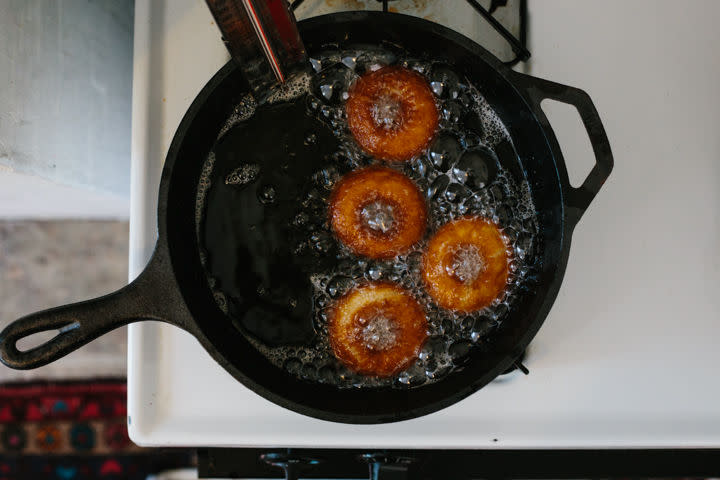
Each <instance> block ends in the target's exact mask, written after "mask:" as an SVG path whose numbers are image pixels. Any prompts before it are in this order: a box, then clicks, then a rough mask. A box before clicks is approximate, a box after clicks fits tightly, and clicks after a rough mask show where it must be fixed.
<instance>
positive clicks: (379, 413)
mask: <svg viewBox="0 0 720 480" xmlns="http://www.w3.org/2000/svg"><path fill="white" fill-rule="evenodd" d="M299 28H300V32H301V34H302V38H303V40H304V42H305V45H306V47H307V50H308V52H310V53H312V52H313V51H314V50H318V49H319V48H321V47H322V45H325V44H327V43H329V42H350V43H375V44H377V43H380V42H381V41H386V42H391V43H393V44H398V45H402V46H403V47H404V48H405V49H407V50H408V51H409V52H410V53H411V54H414V55H420V54H422V53H427V54H428V55H429V56H431V57H438V58H444V59H447V60H448V61H450V62H451V63H452V64H454V66H455V68H456V69H458V70H460V72H461V73H462V74H464V75H466V76H467V77H469V78H470V79H472V80H473V81H474V82H475V83H476V84H479V85H482V91H483V93H484V94H485V96H486V98H487V100H488V101H489V102H490V104H491V105H492V107H493V108H494V109H495V110H496V112H497V113H498V115H499V116H500V117H501V118H502V120H503V121H504V123H505V125H506V126H507V128H508V130H509V132H510V135H511V137H512V140H513V142H514V145H515V148H516V151H517V154H518V157H519V158H518V163H517V165H516V166H515V167H516V168H515V169H516V171H517V172H518V174H520V175H524V176H525V177H526V178H527V180H528V181H529V183H530V186H531V192H532V196H533V199H534V202H535V205H536V207H537V211H538V218H539V223H540V237H541V245H542V251H541V252H540V253H539V255H540V257H541V260H542V268H541V272H540V275H539V285H538V288H537V291H536V293H535V294H534V295H532V296H528V297H527V298H525V299H524V300H523V301H522V302H521V304H520V305H519V308H518V309H517V311H515V312H513V313H512V317H511V318H509V319H508V320H506V321H505V322H503V324H502V326H501V327H500V328H499V330H498V331H497V333H496V335H495V338H494V339H493V342H492V343H491V344H490V347H489V349H488V350H486V351H484V352H482V354H475V355H472V356H471V359H470V361H469V362H468V363H467V364H466V366H465V367H464V368H463V369H462V370H460V371H456V372H454V373H453V374H451V375H449V376H447V377H446V378H445V379H443V380H440V381H438V382H436V383H432V384H429V385H425V386H422V387H418V388H414V389H409V390H400V389H379V390H372V389H364V390H351V389H345V390H342V389H337V388H335V387H332V386H329V385H320V384H310V383H307V382H303V381H301V380H298V379H295V378H293V377H291V376H289V375H288V374H286V373H284V372H283V371H282V370H281V369H279V368H277V367H274V366H273V365H271V364H270V363H269V362H268V361H267V360H266V359H265V358H264V357H263V356H262V355H261V354H260V353H258V351H257V350H256V349H255V348H254V347H253V346H252V345H251V344H250V343H249V342H248V341H247V340H246V338H245V337H244V336H243V335H242V334H241V333H240V332H239V331H238V330H237V329H236V328H234V327H233V326H232V325H231V322H230V321H228V319H227V317H225V316H224V315H223V314H222V313H221V312H220V310H219V309H218V308H217V306H216V303H215V301H214V300H213V296H212V293H211V291H210V289H209V286H208V284H207V280H206V276H205V275H204V273H203V270H202V268H201V264H200V259H199V255H198V248H199V246H198V241H197V237H196V230H195V229H196V225H195V215H194V214H195V193H196V189H197V185H198V178H199V175H200V170H201V166H202V164H203V160H204V159H205V158H206V156H207V154H208V152H209V150H210V149H211V147H212V145H213V143H214V141H215V139H216V138H217V135H218V132H219V130H220V128H221V126H222V125H223V123H224V122H225V120H226V118H227V117H228V115H229V114H230V111H231V110H232V108H233V106H234V105H236V103H237V101H238V100H239V99H240V97H241V96H242V95H243V93H244V91H243V88H242V86H243V85H245V86H246V83H245V82H244V81H243V79H242V77H241V73H240V70H239V69H238V68H237V67H236V65H235V64H234V63H232V62H229V63H228V64H227V65H225V66H224V67H223V68H221V69H220V71H219V72H218V73H217V74H216V75H215V76H214V77H213V78H212V79H211V80H210V82H209V83H208V84H207V85H206V86H205V88H204V89H203V90H202V91H201V92H200V94H199V95H198V96H197V98H196V99H195V101H194V102H193V104H192V105H191V107H190V109H189V110H188V112H187V113H186V114H185V117H184V118H183V120H182V122H181V124H180V126H179V128H178V130H177V133H176V134H175V138H174V140H173V142H172V145H171V146H170V149H169V151H168V155H167V159H166V161H165V167H164V170H163V173H162V180H161V182H160V193H159V201H158V233H159V236H158V242H157V247H156V250H155V253H154V255H153V257H152V259H151V260H150V262H149V263H148V265H147V267H146V268H145V270H144V271H143V272H142V273H141V274H140V276H139V277H138V278H137V279H136V280H135V281H134V282H132V283H131V284H130V285H128V286H126V287H125V288H123V289H121V290H119V291H117V292H115V293H112V294H110V295H107V296H104V297H101V298H97V299H94V300H89V301H86V302H81V303H77V304H73V305H68V306H64V307H58V308H54V309H50V310H46V311H43V312H39V313H35V314H32V315H28V316H26V317H24V318H21V319H19V320H17V321H16V322H14V323H12V324H11V325H10V326H8V327H7V328H6V329H5V330H4V331H3V332H2V333H1V334H0V355H1V357H0V359H1V360H2V362H3V363H4V364H6V365H7V366H9V367H12V368H18V369H29V368H35V367H39V366H42V365H44V364H47V363H49V362H52V361H54V360H56V359H58V358H60V357H62V356H64V355H66V354H68V353H70V352H71V351H73V350H75V349H77V348H79V347H80V346H82V345H84V344H86V343H88V342H89V341H91V340H93V339H95V338H97V337H98V336H100V335H102V334H104V333H106V332H108V331H109V330H112V329H114V328H117V327H119V326H121V325H125V324H128V323H131V322H136V321H140V320H159V321H163V322H167V323H171V324H173V325H176V326H178V327H180V328H183V329H185V330H187V331H188V332H190V333H191V334H192V335H194V336H195V337H196V338H197V339H198V340H199V341H200V343H201V344H202V345H203V347H205V349H206V350H207V351H208V353H210V355H212V357H213V358H214V359H215V360H216V361H217V362H218V363H219V364H220V365H221V366H222V367H223V368H225V369H226V370H227V371H228V372H230V373H231V374H232V375H233V376H234V377H235V378H236V379H238V380H239V381H240V382H242V383H243V384H244V385H246V386H247V387H248V388H250V389H252V390H253V391H255V392H257V393H258V394H260V395H262V396H264V397H265V398H267V399H268V400H270V401H272V402H275V403H277V404H279V405H282V406H284V407H286V408H289V409H291V410H294V411H296V412H300V413H302V414H305V415H309V416H313V417H317V418H321V419H325V420H331V421H337V422H347V423H383V422H393V421H398V420H403V419H408V418H413V417H418V416H421V415H425V414H427V413H430V412H434V411H436V410H439V409H441V408H444V407H446V406H448V405H451V404H453V403H455V402H457V401H459V400H461V399H462V398H464V397H466V396H468V395H470V394H471V393H473V392H475V391H476V390H478V389H480V388H481V387H483V386H484V385H486V384H487V383H488V382H490V381H491V380H492V379H493V378H495V377H496V376H497V375H498V374H500V373H501V372H503V371H504V370H505V369H507V368H508V367H509V366H510V365H511V364H512V363H513V361H514V360H515V359H516V358H517V357H518V356H519V355H520V354H521V352H523V350H524V349H525V347H526V346H527V345H528V343H529V342H530V340H531V339H532V338H533V337H534V336H535V334H536V332H537V331H538V329H539V328H540V325H541V324H542V323H543V321H544V320H545V317H546V316H547V314H548V311H549V310H550V307H551V306H552V304H553V302H554V300H555V297H556V296H557V293H558V289H559V288H560V284H561V282H562V278H563V275H564V272H565V267H566V264H567V260H568V253H569V249H570V238H571V235H572V232H573V229H574V228H575V225H576V224H577V222H578V221H579V220H580V218H581V216H582V214H583V213H584V212H585V210H586V209H587V207H588V206H589V204H590V202H591V201H592V199H593V198H594V197H595V195H596V194H597V193H598V191H599V190H600V187H601V186H602V185H603V183H604V181H605V180H606V179H607V177H608V175H609V174H610V171H611V170H612V166H613V157H612V154H611V151H610V145H609V143H608V139H607V136H606V134H605V130H604V129H603V126H602V124H601V122H600V118H599V116H598V113H597V111H596V109H595V107H594V106H593V104H592V101H591V100H590V98H589V97H588V95H587V94H586V93H584V92H583V91H581V90H578V89H576V88H572V87H567V86H564V85H559V84H556V83H553V82H549V81H547V80H541V79H538V78H534V77H530V76H526V75H522V74H519V73H515V72H513V71H512V70H510V69H509V68H507V67H506V66H504V65H503V64H502V63H501V62H500V61H499V60H498V59H496V58H495V57H494V56H493V55H491V54H490V53H489V52H487V51H486V50H484V49H483V48H481V47H480V46H478V45H477V44H475V43H474V42H472V41H471V40H469V39H467V38H466V37H464V36H462V35H460V34H458V33H456V32H454V31H452V30H449V29H447V28H445V27H442V26H440V25H437V24H434V23H431V22H428V21H425V20H421V19H417V18H414V17H410V16H405V15H399V14H383V13H380V12H348V13H341V14H333V15H326V16H322V17H316V18H312V19H309V20H305V21H303V22H300V24H299ZM246 88H247V87H246ZM546 98H550V99H553V100H557V101H560V102H564V103H567V104H570V105H573V106H574V107H575V108H577V110H578V112H579V113H580V117H581V118H582V121H583V123H584V125H585V128H586V130H587V133H588V135H589V137H590V141H591V143H592V146H593V150H594V153H595V158H596V165H595V166H594V167H593V169H592V171H591V172H590V174H589V175H588V177H587V178H586V179H585V181H584V182H583V184H582V186H581V187H580V188H573V187H572V186H570V183H569V181H568V174H567V170H566V167H565V163H564V160H563V157H562V154H561V152H560V147H559V145H558V142H557V140H556V138H555V135H554V134H553V131H552V128H551V127H550V125H549V123H548V120H547V118H546V117H545V114H544V113H543V112H542V110H541V109H540V102H541V101H542V100H543V99H546ZM268 128H272V126H268ZM298 181H304V179H298ZM56 329H57V330H58V331H59V334H58V335H57V336H56V337H55V338H53V339H52V340H50V341H48V342H46V343H44V344H42V345H40V346H38V347H35V348H32V349H30V350H27V351H22V352H21V351H19V350H18V349H17V347H16V342H17V341H18V340H19V339H20V338H23V337H26V336H28V335H31V334H33V333H36V332H40V331H46V330H56Z"/></svg>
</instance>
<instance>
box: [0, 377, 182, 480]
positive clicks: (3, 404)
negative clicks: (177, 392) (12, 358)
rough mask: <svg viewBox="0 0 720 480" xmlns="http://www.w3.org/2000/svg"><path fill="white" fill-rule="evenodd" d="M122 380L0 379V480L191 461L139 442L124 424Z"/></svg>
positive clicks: (114, 474)
mask: <svg viewBox="0 0 720 480" xmlns="http://www.w3.org/2000/svg"><path fill="white" fill-rule="evenodd" d="M125 399H126V385H125V381H124V380H104V381H83V382H53V383H16V384H5V385H0V480H11V479H12V480H15V479H60V480H81V479H91V478H100V479H105V478H108V479H110V478H112V479H115V478H122V479H133V480H134V479H145V478H146V477H147V476H148V475H149V474H153V473H157V472H160V471H163V470H168V469H173V468H180V467H187V466H190V465H192V464H193V455H192V452H191V451H189V450H179V449H164V450H159V449H146V448H140V447H138V446H136V445H135V444H133V443H132V442H131V441H130V439H129V438H128V435H127V428H126V423H125V422H126V414H127V411H126V405H125V401H126V400H125Z"/></svg>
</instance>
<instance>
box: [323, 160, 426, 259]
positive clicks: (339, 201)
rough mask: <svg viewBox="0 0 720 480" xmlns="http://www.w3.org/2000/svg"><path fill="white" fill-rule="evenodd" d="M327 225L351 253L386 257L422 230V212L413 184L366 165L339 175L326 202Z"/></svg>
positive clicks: (407, 245) (400, 250) (390, 171)
mask: <svg viewBox="0 0 720 480" xmlns="http://www.w3.org/2000/svg"><path fill="white" fill-rule="evenodd" d="M328 210H329V215H330V224H331V225H332V228H333V231H334V232H335V234H336V235H337V236H338V238H339V239H340V241H342V242H343V243H344V244H345V245H347V246H348V248H350V249H351V250H352V251H353V252H354V253H356V254H357V255H364V256H366V257H370V258H392V257H394V256H396V255H398V254H400V253H403V252H405V251H407V250H408V249H409V248H410V247H412V246H413V245H414V244H415V243H416V242H417V241H418V240H420V239H421V238H422V236H423V233H424V232H425V226H426V221H427V211H426V206H425V200H424V198H423V196H422V193H420V190H418V187H417V186H416V185H415V184H414V183H413V181H412V180H410V179H409V178H408V177H406V176H405V175H403V174H402V173H400V172H397V171H395V170H393V169H391V168H385V167H368V168H363V169H360V170H356V171H354V172H351V173H349V174H347V175H346V176H344V177H343V178H342V179H341V180H340V181H339V182H338V184H337V185H336V186H335V189H334V190H333V192H332V194H331V195H330V202H329V209H328Z"/></svg>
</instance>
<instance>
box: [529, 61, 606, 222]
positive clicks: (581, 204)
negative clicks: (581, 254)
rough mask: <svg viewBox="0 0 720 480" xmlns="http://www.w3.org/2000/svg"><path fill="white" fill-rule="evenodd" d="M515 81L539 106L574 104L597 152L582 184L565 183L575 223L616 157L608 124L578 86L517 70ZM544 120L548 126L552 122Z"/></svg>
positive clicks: (569, 207) (570, 218)
mask: <svg viewBox="0 0 720 480" xmlns="http://www.w3.org/2000/svg"><path fill="white" fill-rule="evenodd" d="M515 75H516V83H517V84H518V85H519V86H521V87H523V88H524V91H525V93H526V96H527V97H528V98H529V99H530V100H531V101H532V102H534V103H535V105H536V106H537V107H540V102H542V101H543V100H545V99H546V98H547V99H550V100H556V101H558V102H562V103H567V104H568V105H572V106H573V107H575V108H576V109H577V111H578V113H579V114H580V118H581V119H582V122H583V125H585V130H586V131H587V134H588V137H590V144H591V145H592V148H593V153H594V154H595V165H594V166H593V168H592V170H590V173H589V174H588V176H587V178H585V181H584V182H583V183H582V185H581V186H580V187H577V188H575V187H573V186H572V185H570V183H569V182H568V183H567V185H566V187H567V188H566V195H565V206H566V207H567V209H568V216H569V220H571V221H572V222H573V224H576V223H577V222H578V221H579V220H580V218H581V217H582V215H583V213H585V210H587V208H588V206H590V203H591V202H592V200H593V199H594V198H595V196H596V195H597V194H598V192H599V191H600V188H601V187H602V186H603V184H604V183H605V180H607V178H608V176H609V175H610V172H612V169H613V165H614V160H613V155H612V151H611V150H610V142H609V141H608V138H607V134H606V133H605V128H604V127H603V124H602V121H601V120H600V115H598V112H597V109H596V108H595V105H594V104H593V102H592V100H591V99H590V96H589V95H588V94H587V93H585V92H584V91H583V90H580V89H579V88H574V87H569V86H567V85H561V84H559V83H555V82H551V81H549V80H545V79H542V78H537V77H532V76H530V75H524V74H521V73H515ZM544 123H545V124H546V125H547V126H548V127H549V126H550V125H549V122H548V121H547V119H545V121H544Z"/></svg>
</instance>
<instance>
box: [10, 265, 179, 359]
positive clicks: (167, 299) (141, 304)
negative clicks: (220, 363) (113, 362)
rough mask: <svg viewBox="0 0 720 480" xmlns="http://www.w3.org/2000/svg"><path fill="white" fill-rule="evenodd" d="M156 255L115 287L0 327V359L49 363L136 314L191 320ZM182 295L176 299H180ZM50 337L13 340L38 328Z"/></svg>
mask: <svg viewBox="0 0 720 480" xmlns="http://www.w3.org/2000/svg"><path fill="white" fill-rule="evenodd" d="M158 257H160V256H158V255H156V256H155V257H154V258H153V259H152V260H151V261H150V263H149V264H148V266H147V267H146V268H145V270H144V271H143V272H142V273H141V274H140V276H139V277H138V278H137V279H136V280H135V281H133V282H132V283H130V284H129V285H127V286H126V287H124V288H122V289H120V290H118V291H117V292H114V293H111V294H109V295H105V296H104V297H100V298H96V299H93V300H88V301H84V302H80V303H75V304H70V305H65V306H62V307H57V308H51V309H49V310H44V311H41V312H37V313H32V314H30V315H27V316H25V317H23V318H21V319H19V320H16V321H14V322H13V323H11V324H10V325H8V326H7V327H6V328H5V329H4V330H3V331H2V332H0V361H2V363H4V364H5V365H7V366H8V367H10V368H15V369H19V370H26V369H32V368H37V367H41V366H43V365H46V364H48V363H51V362H53V361H55V360H57V359H59V358H61V357H64V356H65V355H67V354H68V353H71V352H73V351H74V350H76V349H78V348H80V347H82V346H83V345H85V344H86V343H88V342H90V341H92V340H94V339H96V338H97V337H99V336H101V335H103V334H104V333H107V332H109V331H110V330H113V329H115V328H118V327H121V326H123V325H127V324H129V323H132V322H136V321H139V320H160V321H164V322H169V323H174V324H176V325H178V326H180V327H183V328H186V329H187V327H188V325H190V323H189V322H188V320H187V315H185V314H184V312H185V311H186V309H185V307H184V304H182V305H179V304H178V303H177V302H178V301H179V298H178V297H179V293H178V292H177V290H173V288H175V287H174V286H173V282H174V280H173V279H172V277H171V276H170V277H168V275H167V274H166V273H165V272H166V271H167V268H168V267H167V266H166V265H165V262H164V261H163V260H160V259H159V258H158ZM180 301H181V300H180ZM54 330H57V331H58V333H57V335H56V336H55V337H53V338H52V339H50V340H48V341H47V342H45V343H42V344H41V345H38V346H36V347H34V348H30V349H29V350H24V351H21V350H19V349H18V348H17V342H18V341H19V340H21V339H23V338H25V337H28V336H30V335H33V334H35V333H39V332H45V331H54Z"/></svg>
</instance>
